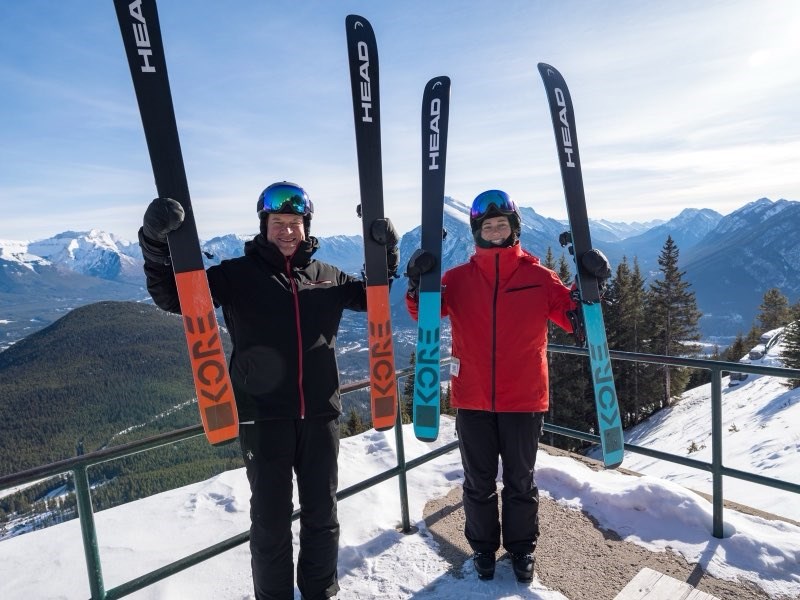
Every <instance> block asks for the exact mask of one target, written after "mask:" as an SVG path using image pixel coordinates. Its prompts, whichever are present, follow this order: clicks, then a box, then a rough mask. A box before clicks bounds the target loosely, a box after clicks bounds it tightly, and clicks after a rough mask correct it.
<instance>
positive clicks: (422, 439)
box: [417, 434, 439, 444]
mask: <svg viewBox="0 0 800 600" xmlns="http://www.w3.org/2000/svg"><path fill="white" fill-rule="evenodd" d="M438 437H439V436H438V434H436V435H434V436H433V437H430V436H427V435H417V439H418V440H419V441H420V442H427V443H428V444H430V443H431V442H435V441H436V440H437V439H438Z"/></svg>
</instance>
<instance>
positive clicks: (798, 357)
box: [781, 321, 800, 389]
mask: <svg viewBox="0 0 800 600" xmlns="http://www.w3.org/2000/svg"><path fill="white" fill-rule="evenodd" d="M781 359H782V360H783V364H784V365H785V366H787V367H789V368H790V369H800V321H792V323H790V324H789V325H787V326H786V329H785V330H784V332H783V353H782V354H781ZM787 385H788V386H789V387H790V388H791V389H794V388H796V387H800V379H789V380H788V381H787Z"/></svg>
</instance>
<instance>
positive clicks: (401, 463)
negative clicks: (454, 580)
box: [394, 384, 411, 533]
mask: <svg viewBox="0 0 800 600" xmlns="http://www.w3.org/2000/svg"><path fill="white" fill-rule="evenodd" d="M397 387H398V390H397V391H398V393H397V404H398V406H397V422H396V423H395V427H394V438H395V440H396V442H397V467H398V468H399V469H400V473H398V475H397V484H398V486H399V487H400V519H401V521H400V522H401V527H402V532H403V533H411V517H410V516H409V508H408V479H407V477H406V474H407V470H406V449H405V445H404V442H403V414H402V413H403V407H402V405H401V403H400V393H399V392H400V389H399V388H400V385H399V384H398V385H397Z"/></svg>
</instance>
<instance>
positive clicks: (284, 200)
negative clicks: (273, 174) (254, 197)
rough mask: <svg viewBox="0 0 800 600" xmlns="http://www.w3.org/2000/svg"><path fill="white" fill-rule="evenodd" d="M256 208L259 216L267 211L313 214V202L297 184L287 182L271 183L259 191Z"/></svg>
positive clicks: (267, 212)
mask: <svg viewBox="0 0 800 600" xmlns="http://www.w3.org/2000/svg"><path fill="white" fill-rule="evenodd" d="M256 210H257V211H258V216H259V217H263V216H264V215H265V214H269V213H294V214H296V215H313V214H314V204H313V203H312V202H311V200H310V199H309V198H308V194H306V192H305V190H304V189H303V188H301V187H300V186H299V185H295V184H293V183H288V182H284V183H273V184H272V185H271V186H269V187H268V188H267V189H265V190H264V191H263V192H261V195H260V196H259V197H258V204H257V205H256Z"/></svg>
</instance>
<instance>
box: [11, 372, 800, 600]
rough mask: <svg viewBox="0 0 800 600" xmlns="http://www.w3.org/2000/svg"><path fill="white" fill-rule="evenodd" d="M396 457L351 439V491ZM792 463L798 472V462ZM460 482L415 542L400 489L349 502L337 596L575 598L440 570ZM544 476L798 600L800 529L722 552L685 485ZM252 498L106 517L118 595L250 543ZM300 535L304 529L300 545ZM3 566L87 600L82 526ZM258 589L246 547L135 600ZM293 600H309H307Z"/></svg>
mask: <svg viewBox="0 0 800 600" xmlns="http://www.w3.org/2000/svg"><path fill="white" fill-rule="evenodd" d="M745 389H746V387H743V388H742V390H745ZM792 414H793V415H794V417H795V418H796V420H795V421H794V422H795V423H800V414H798V413H796V412H793V413H792ZM773 416H774V415H773ZM661 426H662V429H663V427H664V425H663V423H662V425H661ZM795 429H796V428H795ZM695 435H696V434H695ZM403 436H404V444H405V452H406V458H407V460H411V459H413V458H414V457H417V456H421V455H422V454H424V453H425V452H427V451H429V450H431V449H433V448H436V447H440V446H442V445H444V444H446V443H449V442H451V441H453V440H455V428H454V424H453V421H452V419H450V418H448V417H443V418H442V431H441V434H440V436H439V439H438V440H437V441H436V442H435V443H433V444H424V443H422V442H419V441H418V440H417V439H416V438H415V437H414V435H413V430H412V429H411V428H410V426H405V427H404V428H403ZM741 437H746V436H741ZM750 439H751V442H752V441H753V440H752V437H751V438H750ZM395 444H396V441H395V434H394V432H393V431H389V432H376V431H374V430H370V431H368V432H366V433H363V434H361V435H358V436H354V437H351V438H346V439H343V440H342V443H341V453H340V461H339V464H340V467H339V472H340V489H344V488H346V487H349V486H351V485H353V484H355V483H357V482H359V481H362V480H364V479H365V478H368V477H370V476H373V475H376V474H378V473H380V472H382V471H384V470H386V469H389V468H392V467H394V466H395V465H396V445H395ZM743 448H744V445H742V446H739V445H736V446H730V447H729V448H728V449H727V450H726V452H728V453H729V454H728V455H730V452H732V451H738V450H739V449H743ZM795 454H796V451H795ZM737 458H741V456H738V457H737ZM781 458H782V459H783V460H787V461H788V459H789V458H791V456H790V453H788V452H787V453H785V454H784V455H783V456H782V457H781ZM635 460H636V459H635V458H634V456H633V455H631V454H630V453H629V454H628V455H627V456H626V462H625V465H626V466H628V467H632V466H633V463H634V462H635ZM670 468H672V469H674V468H675V466H674V465H671V466H670ZM462 477H463V471H462V468H461V464H460V459H459V454H458V451H457V450H454V451H453V452H450V453H448V454H446V455H444V456H441V457H438V458H437V459H435V460H434V461H431V462H428V463H425V464H424V465H422V466H420V467H418V468H416V469H414V470H412V471H411V472H410V473H409V474H408V493H409V511H410V518H411V522H412V524H413V525H415V526H417V527H418V528H419V531H418V533H414V534H410V535H405V534H403V533H401V532H400V531H398V530H397V527H398V525H399V524H400V520H401V510H400V499H399V494H398V483H397V480H396V479H391V480H389V481H386V482H383V483H381V484H379V485H378V486H375V487H372V488H370V489H368V490H366V491H364V492H362V493H359V494H356V495H355V496H351V497H349V498H346V499H344V500H342V501H341V502H340V503H339V518H340V522H341V540H340V555H339V580H340V585H341V587H342V591H341V593H340V594H339V597H341V598H348V599H351V598H355V599H368V598H377V597H381V598H388V599H403V598H415V599H424V598H431V599H434V598H436V599H441V600H463V599H465V598H489V597H491V598H505V599H513V598H522V599H538V600H555V599H561V600H563V598H564V596H563V595H561V594H560V593H559V592H556V591H554V590H549V589H547V588H545V587H544V586H543V585H542V584H541V583H540V582H539V581H538V580H536V579H534V581H533V583H532V584H530V585H528V586H525V585H522V584H520V583H517V582H516V580H515V579H514V578H513V576H512V575H511V573H510V570H507V569H499V570H498V572H497V575H496V577H495V579H494V581H492V582H491V583H487V586H489V587H488V588H486V587H484V586H482V587H481V588H478V589H476V588H475V581H476V579H475V574H474V571H473V567H472V565H471V562H470V561H466V562H465V564H464V566H463V567H462V572H461V573H459V574H458V575H460V576H461V577H456V576H454V575H453V574H452V573H450V572H448V568H449V565H448V563H447V562H446V561H445V560H443V559H442V558H441V557H440V555H439V552H438V547H437V543H436V541H435V540H434V539H433V537H432V535H431V534H430V532H429V531H428V530H427V529H426V527H425V523H424V521H423V520H422V514H423V508H424V506H425V503H426V502H427V501H428V500H429V499H435V498H440V497H443V496H445V495H446V494H447V493H448V492H449V491H450V490H451V489H452V488H453V487H457V486H459V485H460V483H461V481H462ZM536 477H537V482H538V484H539V488H540V491H541V493H542V494H543V495H546V496H549V497H551V498H553V499H554V500H556V501H558V502H560V503H562V504H563V505H565V506H567V507H570V508H573V509H575V510H582V511H586V512H588V513H589V514H591V515H592V516H593V517H594V518H595V519H597V521H598V523H599V524H600V526H601V527H603V528H610V529H613V530H615V531H617V532H618V533H619V534H620V536H621V537H622V538H623V539H626V540H627V541H630V542H633V543H637V544H640V545H642V546H644V547H646V548H649V549H651V550H654V551H659V552H662V551H666V550H667V549H669V550H671V551H672V552H676V553H679V554H680V555H682V556H684V557H685V558H686V560H687V561H688V562H690V563H692V564H700V565H701V566H702V568H704V569H706V570H707V571H708V572H709V573H710V574H711V575H712V576H714V577H718V578H722V579H735V578H740V579H746V580H749V581H752V582H753V583H755V584H756V585H758V586H760V587H761V588H762V589H763V590H764V591H765V592H767V593H768V594H770V595H772V596H774V597H778V596H780V595H784V596H786V595H789V596H791V595H798V594H800V527H798V526H796V525H792V524H789V523H786V522H783V521H778V520H766V519H764V518H761V517H755V516H749V515H745V514H742V513H739V512H736V511H734V510H726V511H725V513H724V530H725V536H726V537H725V538H724V539H721V540H717V539H715V538H714V537H713V536H712V508H711V505H710V503H709V502H708V501H706V500H705V499H703V498H702V497H701V496H699V495H697V494H695V493H693V492H691V491H689V490H687V489H686V488H685V487H683V486H681V485H679V484H677V483H674V482H671V481H665V480H662V479H658V478H656V477H653V476H647V475H646V476H643V477H636V476H632V475H626V474H623V473H621V472H617V471H593V470H591V469H590V468H588V467H587V466H586V465H584V464H583V463H581V462H579V461H576V460H574V459H571V458H567V457H555V456H550V455H548V454H546V453H544V452H540V453H539V459H538V464H537V470H536ZM726 489H728V488H726ZM752 493H754V494H755V493H758V494H759V495H760V497H761V498H766V497H769V496H772V495H775V494H776V493H778V492H776V490H772V489H768V488H761V489H760V490H757V491H753V492H752ZM249 496H250V492H249V488H248V484H247V479H246V477H245V474H244V470H243V469H239V470H233V471H228V472H225V473H222V474H220V475H218V476H216V477H213V478H211V479H209V480H207V481H203V482H200V483H196V484H193V485H189V486H186V487H183V488H179V489H175V490H171V491H168V492H164V493H161V494H158V495H155V496H151V497H149V498H146V499H143V500H139V501H136V502H131V503H129V504H125V505H123V506H120V507H117V508H113V509H109V510H105V511H101V512H99V513H97V514H96V515H95V518H96V523H97V538H98V546H99V553H100V557H101V560H102V570H103V576H104V582H105V588H106V590H109V589H111V588H113V587H115V586H117V585H120V584H122V583H124V582H125V581H129V580H131V579H133V578H135V577H138V576H140V575H143V574H144V573H146V572H148V571H151V570H154V569H157V568H159V567H162V566H164V565H166V564H168V563H170V562H172V561H174V560H176V559H178V558H180V557H182V556H186V555H188V554H190V553H193V552H196V551H198V550H200V549H202V548H204V547H207V546H210V545H212V544H214V543H217V542H220V541H223V540H225V539H228V538H230V537H233V536H235V535H237V534H239V533H241V532H243V531H246V530H247V529H248V527H249V512H248V510H249V507H248V504H249ZM794 503H797V502H796V498H795V499H794ZM295 505H297V500H296V498H295ZM298 527H299V525H298V523H295V524H294V532H295V542H296V541H297V531H298ZM296 549H297V548H296V544H295V550H296ZM0 564H2V565H3V577H2V578H1V579H0V597H2V598H4V599H8V600H15V599H23V598H26V599H27V598H39V599H45V598H85V597H88V596H89V587H88V579H87V576H86V566H85V561H84V553H83V549H82V547H81V532H80V526H79V523H78V521H77V520H74V521H70V522H67V523H64V524H61V525H56V526H54V527H50V528H48V529H43V530H39V531H35V532H32V533H28V534H26V535H22V536H18V537H14V538H10V539H7V540H5V541H3V542H0ZM506 571H508V572H506ZM251 586H252V583H251V576H250V555H249V550H248V547H247V544H243V545H240V546H237V547H236V548H234V549H232V550H229V551H227V552H225V553H223V554H221V555H219V556H217V557H215V558H213V559H211V560H209V561H206V562H204V563H202V564H200V565H198V566H195V567H192V568H190V569H188V570H186V571H183V572H181V573H179V574H177V575H174V576H172V577H169V578H167V579H166V580H164V581H162V582H160V583H158V584H156V585H153V586H150V587H148V588H145V589H144V590H141V591H139V592H137V593H135V594H133V595H131V596H130V597H131V598H137V599H173V598H192V599H198V600H200V599H206V598H207V599H212V598H214V599H218V598H238V599H252V598H253V592H252V588H251ZM479 590H484V591H483V592H480V591H479ZM295 597H296V598H299V592H296V594H295Z"/></svg>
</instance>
